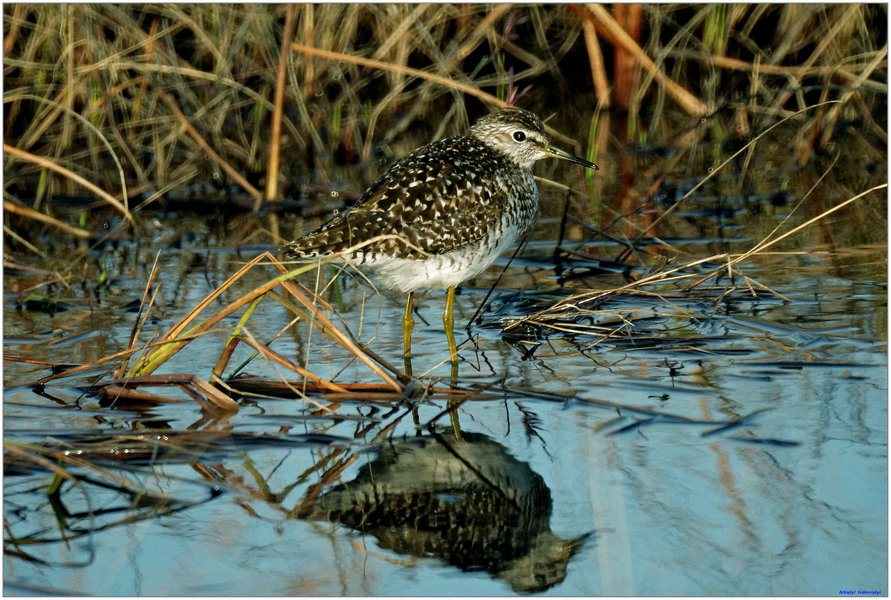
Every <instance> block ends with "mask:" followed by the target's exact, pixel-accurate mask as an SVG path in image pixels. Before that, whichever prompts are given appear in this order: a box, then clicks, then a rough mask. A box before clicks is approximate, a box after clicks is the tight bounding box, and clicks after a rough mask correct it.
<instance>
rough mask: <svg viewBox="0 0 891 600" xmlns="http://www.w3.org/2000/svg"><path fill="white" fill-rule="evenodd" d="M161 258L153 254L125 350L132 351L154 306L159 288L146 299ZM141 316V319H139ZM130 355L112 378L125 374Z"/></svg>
mask: <svg viewBox="0 0 891 600" xmlns="http://www.w3.org/2000/svg"><path fill="white" fill-rule="evenodd" d="M160 258H161V251H160V250H158V252H157V253H156V254H155V260H154V262H153V263H152V270H151V271H150V272H149V276H148V280H147V281H146V282H145V288H144V289H143V292H142V299H141V300H140V301H139V311H138V312H137V313H136V319H135V320H134V321H133V328H132V329H131V330H130V339H129V340H127V348H128V349H130V350H132V349H133V348H134V346H135V345H136V340H137V339H138V338H139V333H140V332H141V331H142V328H143V326H144V325H145V322H146V321H147V320H148V316H149V312H150V311H151V309H152V306H154V304H155V298H157V296H158V292H159V291H160V289H161V286H160V285H159V286H157V287H156V288H155V291H154V292H152V297H151V298H148V293H149V290H151V289H152V286H153V285H154V284H155V282H156V281H157V280H158V275H159V274H160V272H161V270H160V267H159V266H158V261H159V260H160ZM147 299H148V304H147V305H146V300H147ZM140 316H142V319H140ZM130 356H131V355H130V354H127V355H125V356H124V359H123V360H122V361H121V364H120V365H118V366H117V367H116V368H115V371H114V376H115V377H116V378H120V377H123V376H124V373H126V372H127V363H128V362H129V361H130Z"/></svg>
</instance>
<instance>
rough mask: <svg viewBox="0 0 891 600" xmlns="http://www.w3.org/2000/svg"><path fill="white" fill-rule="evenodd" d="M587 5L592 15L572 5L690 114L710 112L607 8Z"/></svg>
mask: <svg viewBox="0 0 891 600" xmlns="http://www.w3.org/2000/svg"><path fill="white" fill-rule="evenodd" d="M585 7H586V8H587V9H588V12H589V13H590V15H587V14H585V13H584V12H581V11H580V10H578V9H577V8H575V7H574V6H572V5H570V8H572V9H573V12H575V13H576V14H578V15H579V16H580V17H581V18H583V19H592V20H593V23H594V25H595V26H597V28H598V29H600V32H601V34H603V35H604V36H606V37H607V38H608V39H609V40H610V41H611V42H612V43H614V44H617V45H619V46H621V47H622V48H624V49H625V50H627V51H628V52H629V53H630V54H631V55H633V56H634V57H635V58H636V59H637V62H638V64H640V66H641V68H643V69H644V70H645V71H647V72H648V73H649V74H650V75H652V76H653V77H654V78H655V79H656V81H658V82H659V83H660V84H661V85H662V87H664V88H665V91H666V92H667V93H668V94H669V95H670V96H672V97H673V98H674V99H675V100H676V101H677V103H678V104H680V105H681V107H682V108H683V109H684V110H685V111H687V113H688V114H690V115H692V116H694V117H702V116H705V115H707V114H708V113H709V110H708V106H706V105H705V104H704V103H703V102H701V101H700V100H699V99H698V98H696V97H695V96H694V95H693V94H691V93H690V92H688V91H687V90H685V89H684V88H683V87H681V86H680V85H679V84H677V83H675V82H674V81H673V80H672V79H670V78H669V77H668V76H667V75H665V73H663V72H662V70H661V69H660V68H659V67H658V66H657V65H656V63H654V62H653V61H652V60H651V59H650V57H649V56H647V54H646V52H644V51H643V49H642V48H641V47H640V46H638V45H637V42H635V41H634V40H633V39H632V38H631V36H629V35H628V33H627V32H626V31H625V30H624V29H622V27H621V26H620V25H619V24H618V23H616V20H615V19H613V17H612V16H611V15H610V14H609V13H608V12H606V9H604V8H603V7H602V6H600V5H599V4H586V5H585Z"/></svg>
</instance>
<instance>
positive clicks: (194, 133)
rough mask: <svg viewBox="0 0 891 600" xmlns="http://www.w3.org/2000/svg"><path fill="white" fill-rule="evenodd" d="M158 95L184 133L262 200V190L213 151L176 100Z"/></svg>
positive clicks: (164, 95)
mask: <svg viewBox="0 0 891 600" xmlns="http://www.w3.org/2000/svg"><path fill="white" fill-rule="evenodd" d="M159 96H160V98H161V100H163V101H164V103H165V104H166V105H167V107H168V108H169V109H170V111H171V112H172V113H173V115H174V116H175V117H176V119H177V120H178V121H179V122H180V125H182V126H183V128H184V129H185V130H186V133H188V134H189V137H191V138H192V139H193V140H195V143H197V144H198V146H199V147H200V148H201V149H202V150H204V151H205V152H207V154H208V156H210V158H211V159H212V160H213V161H214V162H215V163H217V164H218V165H219V166H220V168H221V169H223V170H224V171H226V173H228V174H229V176H230V177H231V178H232V179H233V180H234V181H235V182H236V183H237V184H238V185H240V186H241V188H242V189H243V190H245V191H246V192H247V193H248V194H250V195H251V197H253V198H254V200H257V201H260V202H262V201H263V194H262V192H260V190H258V189H257V188H255V187H254V186H252V185H251V184H250V183H249V182H248V180H247V179H245V178H244V177H242V175H241V173H239V172H238V170H237V169H235V167H233V166H232V165H230V164H229V162H228V161H226V160H225V159H223V157H222V156H220V155H219V154H217V153H216V151H214V149H213V148H212V147H211V146H210V144H208V143H207V141H205V139H204V138H203V137H202V136H201V134H200V133H198V130H197V129H195V127H194V126H193V125H192V123H190V122H189V120H188V119H187V118H186V115H184V114H183V112H182V111H181V110H180V109H179V107H178V106H177V105H176V102H174V101H173V98H171V97H170V96H169V95H168V94H165V93H164V92H161V93H160V94H159Z"/></svg>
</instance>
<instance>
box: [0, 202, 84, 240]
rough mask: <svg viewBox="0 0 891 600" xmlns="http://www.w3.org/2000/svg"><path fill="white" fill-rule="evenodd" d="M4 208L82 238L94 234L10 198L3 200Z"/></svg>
mask: <svg viewBox="0 0 891 600" xmlns="http://www.w3.org/2000/svg"><path fill="white" fill-rule="evenodd" d="M3 210H4V211H6V212H7V213H8V214H13V215H19V216H22V217H26V218H28V219H33V220H35V221H40V222H41V223H46V224H47V225H52V226H53V227H58V228H59V229H61V230H62V231H64V232H65V233H68V234H70V235H73V236H75V237H79V238H81V239H89V238H90V237H92V235H93V234H92V233H90V232H89V231H87V230H85V229H80V228H78V227H73V226H71V225H69V224H67V223H63V222H62V221H60V220H58V219H54V218H52V217H51V216H49V215H45V214H43V213H42V212H39V211H36V210H34V209H31V208H28V207H27V206H19V205H18V204H16V203H15V202H12V201H10V200H3Z"/></svg>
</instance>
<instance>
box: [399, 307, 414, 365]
mask: <svg viewBox="0 0 891 600" xmlns="http://www.w3.org/2000/svg"><path fill="white" fill-rule="evenodd" d="M414 295H415V293H414V292H409V293H408V299H407V300H406V301H405V313H404V314H403V315H402V347H403V348H405V351H404V352H403V353H402V357H403V358H405V359H408V358H409V357H410V356H411V331H412V329H414V327H415V319H414V317H413V316H412V314H411V304H412V298H414Z"/></svg>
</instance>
